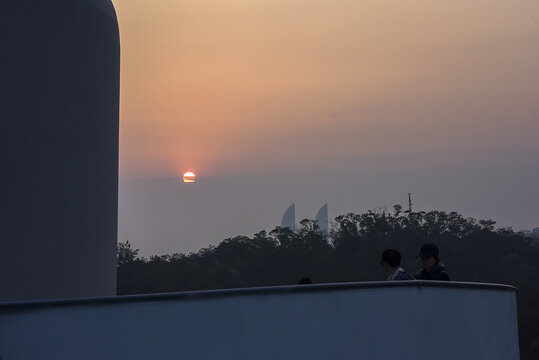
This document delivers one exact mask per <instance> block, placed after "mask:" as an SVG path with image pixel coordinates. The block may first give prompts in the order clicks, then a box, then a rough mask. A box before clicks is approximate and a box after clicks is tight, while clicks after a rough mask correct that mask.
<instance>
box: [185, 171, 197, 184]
mask: <svg viewBox="0 0 539 360" xmlns="http://www.w3.org/2000/svg"><path fill="white" fill-rule="evenodd" d="M196 177H197V176H196V175H195V173H194V172H191V171H188V172H186V173H185V174H183V182H185V183H194V182H195V181H196Z"/></svg>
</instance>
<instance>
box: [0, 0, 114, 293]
mask: <svg viewBox="0 0 539 360" xmlns="http://www.w3.org/2000/svg"><path fill="white" fill-rule="evenodd" d="M0 52H1V55H0V74H1V77H0V169H1V176H0V192H1V193H0V273H1V274H2V276H1V277H0V300H20V299H43V298H60V297H86V296H104V295H114V294H115V293H116V264H115V262H116V236H117V216H118V211H117V207H118V205H117V203H118V118H119V115H118V109H119V76H120V43H119V33H118V24H117V21H116V15H115V13H114V8H113V6H112V3H111V1H110V0H46V1H44V0H9V1H2V2H1V4H0Z"/></svg>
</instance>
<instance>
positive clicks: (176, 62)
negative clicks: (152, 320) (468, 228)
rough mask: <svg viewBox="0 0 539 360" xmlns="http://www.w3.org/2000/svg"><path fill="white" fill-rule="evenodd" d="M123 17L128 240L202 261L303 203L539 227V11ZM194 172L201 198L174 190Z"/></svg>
mask: <svg viewBox="0 0 539 360" xmlns="http://www.w3.org/2000/svg"><path fill="white" fill-rule="evenodd" d="M113 2H114V4H115V6H116V10H117V13H118V18H119V23H120V33H121V41H122V84H121V119H120V121H121V135H120V175H121V185H120V230H119V235H120V236H119V240H120V241H125V240H126V238H127V237H129V238H130V239H131V240H130V241H131V242H133V243H135V244H136V245H137V246H138V247H140V248H141V249H143V250H144V252H146V253H149V254H151V253H152V252H170V251H172V250H177V251H180V250H181V251H184V250H196V249H197V248H198V247H200V246H205V245H207V244H208V243H216V242H218V241H219V240H222V239H223V238H224V236H232V235H235V234H240V233H246V234H248V235H249V232H252V231H256V230H260V229H261V228H263V227H265V226H271V224H276V223H278V220H279V219H280V215H281V213H280V212H281V211H284V209H285V208H286V207H287V206H288V205H289V203H290V202H292V201H296V202H303V203H305V204H307V203H308V204H311V205H309V206H311V207H313V209H310V210H308V211H306V214H310V213H311V212H312V215H310V216H311V217H312V216H314V214H315V213H316V210H317V207H318V206H319V205H321V203H322V202H323V201H328V202H330V200H331V201H333V203H331V202H330V216H336V215H339V214H341V213H343V212H344V211H361V210H366V209H367V208H372V207H377V206H391V205H392V204H393V203H396V202H401V203H404V202H405V201H406V193H407V192H408V191H412V190H413V191H414V194H417V196H418V198H419V199H423V200H422V201H421V202H420V204H422V207H423V208H425V209H427V208H437V209H438V208H439V209H447V210H457V211H462V212H463V213H464V214H465V215H469V216H475V217H479V218H492V219H494V220H497V221H499V223H500V224H501V225H510V226H514V227H515V228H517V229H520V228H524V227H533V226H539V210H538V209H539V195H538V193H539V186H538V185H536V183H537V181H535V179H537V177H539V160H537V159H539V141H538V135H539V2H538V1H536V0H522V1H521V0H513V1H509V0H506V1H496V0H477V1H473V2H471V1H464V0H462V1H461V0H456V1H455V0H453V1H430V0H415V1H396V0H395V1H379V0H368V1H362V0H360V1H358V0H332V1H329V0H327V1H326V0H324V1H322V0H295V1H284V0H249V1H248V0H220V1H219V0H196V1H194V0H192V1H178V0H175V1H172V0H160V1H155V2H150V1H146V0H144V1H143V0H114V1H113ZM186 170H193V171H195V172H197V173H198V175H199V176H202V177H203V178H204V179H206V180H205V182H204V181H203V182H198V183H195V184H189V185H194V186H198V188H196V189H197V190H196V191H191V190H186V189H185V188H181V187H182V186H185V185H184V184H181V183H179V182H178V183H177V184H176V185H172V184H171V183H169V182H168V181H169V180H166V179H167V178H171V177H174V176H179V175H181V174H182V173H183V172H184V171H186ZM141 178H144V179H146V180H144V181H141V180H135V179H141ZM152 179H153V180H152ZM126 184H128V185H126ZM134 184H136V185H134ZM239 184H244V185H242V187H240V188H238V189H237V193H236V192H234V191H232V193H234V194H236V197H234V198H229V197H228V194H230V193H231V190H230V187H233V188H236V187H238V186H239ZM296 184H300V186H299V187H295V186H296ZM175 186H176V187H175ZM304 187H311V188H312V192H310V193H309V192H307V193H305V191H303V190H302V189H303V188H304ZM202 188H204V189H205V190H204V191H202ZM358 188H361V189H363V192H362V191H358ZM366 188H368V191H367V190H365V189H366ZM150 189H152V190H150ZM156 189H159V190H156ZM154 191H158V192H159V193H160V194H161V195H162V197H159V196H157V195H155V193H154ZM185 191H190V192H193V193H195V192H196V193H197V194H198V195H195V194H189V195H187V193H185ZM272 191H273V192H272ZM351 192H354V194H355V196H356V195H357V199H356V197H354V196H350V193H351ZM260 193H263V194H265V196H258V197H257V196H255V195H260ZM150 194H154V195H155V196H153V197H152V195H150ZM180 194H181V195H180ZM300 194H302V195H300ZM253 196H254V197H255V198H256V199H257V201H260V202H259V203H258V204H257V206H258V208H260V207H261V206H264V205H263V204H266V205H267V206H266V207H267V208H271V212H269V211H268V212H264V211H261V210H260V209H258V210H257V208H256V206H255V205H254V204H252V203H250V202H249V201H250V199H253ZM158 198H159V199H161V200H157V199H158ZM171 199H176V200H174V201H175V202H173V203H171V201H172V200H171ZM366 199H368V201H367V200H366ZM391 199H394V200H391ZM230 201H232V202H233V203H234V204H236V205H237V208H234V206H232V207H231V204H230ZM354 201H355V202H354ZM392 201H393V202H392ZM164 202H165V203H169V205H170V206H169V207H167V206H164V207H163V206H160V205H163V203H164ZM358 202H360V204H358ZM154 203H155V208H152V209H151V210H150V205H149V204H154ZM240 203H241V204H243V203H245V204H244V205H239V204H240ZM201 204H205V205H204V206H202V205H201ZM249 204H251V205H249ZM354 204H357V205H354ZM197 207H200V210H196V209H197ZM298 207H299V209H301V206H300V205H299V204H298ZM134 208H137V210H136V211H135V210H134ZM189 209H191V210H195V211H194V212H192V213H189ZM208 209H212V211H215V212H216V214H214V215H212V216H213V219H214V221H221V222H222V224H221V225H219V226H216V229H213V230H211V229H207V228H206V227H205V226H204V221H207V216H205V215H208V214H209V213H208V212H207V211H208ZM220 209H222V210H223V211H225V212H227V213H230V214H228V217H227V216H224V215H223V213H222V211H221V210H220ZM332 209H333V211H334V213H331V211H332ZM311 210H312V211H311ZM205 211H206V212H205ZM242 211H243V212H242ZM300 212H301V211H300ZM165 213H166V215H167V216H169V217H171V220H170V224H168V223H167V222H165V221H164V220H163V219H164V218H165V217H166V216H165ZM253 213H259V214H260V216H259V217H256V216H254V217H253V215H252V214H253ZM170 214H173V215H170ZM180 214H183V215H181V216H180ZM195 214H196V215H195ZM212 214H213V213H212ZM217 214H219V215H217ZM270 214H274V215H273V218H268V217H269V216H270ZM176 215H178V217H176ZM246 215H248V216H249V224H246V223H244V221H238V219H245V216H246ZM223 217H224V218H223ZM180 218H181V220H178V219H180ZM203 218H204V221H203ZM216 218H220V219H219V220H218V219H216ZM221 218H223V219H221ZM159 219H161V220H159ZM298 220H300V219H298ZM167 224H168V225H167ZM201 228H203V230H201ZM180 234H184V235H183V236H184V238H188V239H189V240H181V239H180V240H177V241H176V240H174V239H178V238H179V237H181V236H180ZM149 238H152V240H151V241H150V240H149ZM195 238H197V239H195Z"/></svg>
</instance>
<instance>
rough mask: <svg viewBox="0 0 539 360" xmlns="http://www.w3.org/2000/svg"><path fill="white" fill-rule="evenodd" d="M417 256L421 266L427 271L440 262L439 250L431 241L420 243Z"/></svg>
mask: <svg viewBox="0 0 539 360" xmlns="http://www.w3.org/2000/svg"><path fill="white" fill-rule="evenodd" d="M417 258H418V259H419V261H420V262H421V267H422V268H424V269H425V270H427V271H428V270H430V269H432V268H433V267H435V266H436V264H438V263H439V262H440V251H439V250H438V246H436V244H433V243H426V244H423V245H421V249H420V250H419V255H417Z"/></svg>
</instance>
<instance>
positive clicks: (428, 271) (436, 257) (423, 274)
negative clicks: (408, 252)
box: [415, 243, 451, 281]
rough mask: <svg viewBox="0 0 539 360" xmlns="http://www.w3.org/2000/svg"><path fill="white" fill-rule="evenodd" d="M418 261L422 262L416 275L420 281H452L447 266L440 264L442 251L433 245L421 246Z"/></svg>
mask: <svg viewBox="0 0 539 360" xmlns="http://www.w3.org/2000/svg"><path fill="white" fill-rule="evenodd" d="M417 259H419V261H420V262H421V269H419V271H418V272H417V273H416V274H415V278H416V279H418V280H439V281H450V280H451V278H450V277H449V273H448V272H447V270H446V267H445V265H443V264H442V263H440V251H439V250H438V246H436V244H433V243H426V244H423V245H421V249H420V250H419V255H417Z"/></svg>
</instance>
